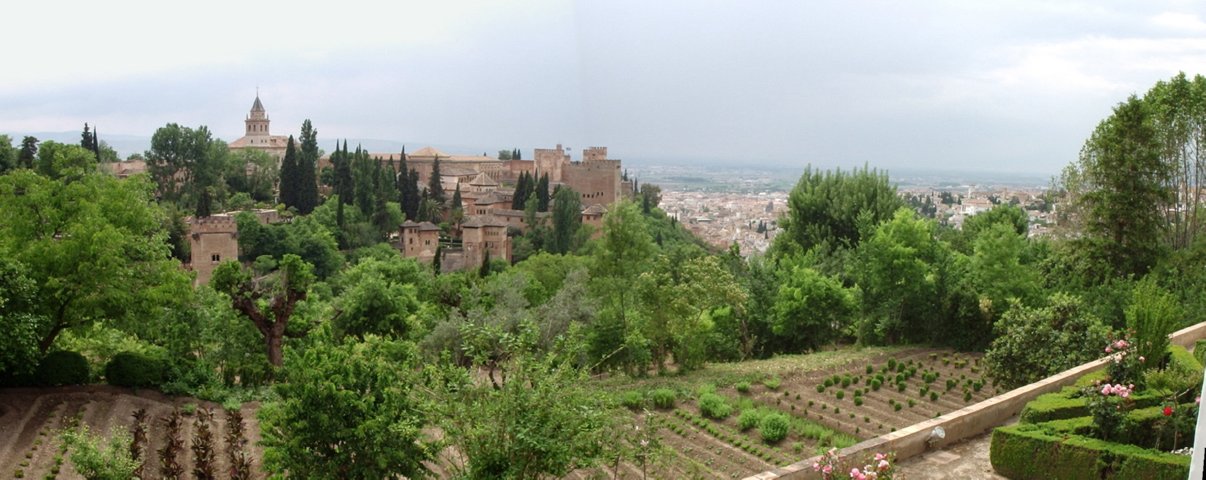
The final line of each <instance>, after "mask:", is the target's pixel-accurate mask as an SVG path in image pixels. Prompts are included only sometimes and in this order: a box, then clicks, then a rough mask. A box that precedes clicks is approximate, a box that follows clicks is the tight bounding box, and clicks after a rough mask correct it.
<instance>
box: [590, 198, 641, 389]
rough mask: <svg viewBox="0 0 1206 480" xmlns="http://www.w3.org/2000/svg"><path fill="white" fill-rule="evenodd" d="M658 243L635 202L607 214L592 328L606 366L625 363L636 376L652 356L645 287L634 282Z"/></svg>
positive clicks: (594, 347) (595, 273)
mask: <svg viewBox="0 0 1206 480" xmlns="http://www.w3.org/2000/svg"><path fill="white" fill-rule="evenodd" d="M654 248H655V247H654V245H653V239H652V238H650V236H649V233H648V231H647V230H646V228H645V222H644V220H643V218H642V217H641V213H640V210H639V209H638V207H637V206H636V205H635V204H633V203H631V202H620V203H617V204H615V205H613V208H612V209H611V211H609V212H607V215H606V216H604V217H603V236H602V238H601V239H600V242H599V244H598V245H597V248H596V250H595V253H594V265H593V267H592V268H593V270H592V271H591V276H592V278H593V279H594V283H595V285H594V287H593V288H592V291H594V292H595V295H597V296H598V298H599V308H600V310H599V319H598V321H597V322H596V323H595V325H594V327H593V328H592V330H591V332H590V345H591V355H592V357H593V358H595V359H596V360H598V361H600V363H601V366H603V367H623V368H624V369H625V370H626V371H627V372H628V373H630V374H633V375H635V374H638V373H641V372H643V367H644V366H645V365H647V364H648V362H649V360H650V359H651V352H650V350H649V341H648V339H646V338H645V337H644V335H643V331H644V328H643V325H644V322H645V321H646V319H645V318H644V316H643V315H642V310H641V302H640V292H638V291H635V289H633V288H632V286H633V285H635V284H636V283H637V278H638V277H639V276H640V275H641V273H643V272H645V271H646V270H647V269H648V262H649V260H650V259H651V258H652V257H653V254H654Z"/></svg>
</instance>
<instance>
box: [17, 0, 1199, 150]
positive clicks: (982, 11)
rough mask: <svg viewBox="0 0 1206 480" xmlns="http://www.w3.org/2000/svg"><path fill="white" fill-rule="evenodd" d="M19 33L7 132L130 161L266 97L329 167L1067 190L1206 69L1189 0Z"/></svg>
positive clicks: (577, 9)
mask: <svg viewBox="0 0 1206 480" xmlns="http://www.w3.org/2000/svg"><path fill="white" fill-rule="evenodd" d="M7 10H8V12H9V13H10V18H39V19H54V20H55V22H54V24H55V25H56V31H57V32H66V33H62V34H58V35H53V36H47V35H46V34H45V31H44V25H43V22H11V23H12V25H10V26H8V27H6V28H5V29H3V30H0V41H4V42H5V43H6V44H8V45H20V46H21V48H19V49H11V51H10V52H9V54H10V55H9V56H8V58H7V60H8V61H9V64H10V65H13V66H18V67H19V68H16V69H14V70H13V71H12V73H10V74H9V75H6V76H5V77H4V78H0V107H2V108H0V132H8V133H13V134H18V135H19V134H23V133H27V132H76V133H78V132H79V131H80V130H81V129H82V127H83V124H84V123H85V122H88V123H90V124H95V125H99V128H100V133H101V138H102V139H114V140H116V139H117V137H119V136H125V135H128V136H131V137H145V138H149V137H150V136H151V134H152V133H153V132H154V130H155V129H156V128H158V127H161V126H163V125H164V124H167V123H169V122H174V123H179V124H182V125H186V126H191V127H195V126H199V125H206V126H208V127H209V128H210V129H211V130H212V131H213V132H214V134H215V135H216V136H217V137H219V138H222V139H225V140H227V141H230V140H234V139H236V138H238V137H239V136H240V135H241V134H242V131H243V124H242V120H243V118H244V117H245V116H246V114H247V112H248V110H249V109H250V106H251V103H252V100H253V99H254V98H255V96H256V92H257V88H258V91H259V94H260V97H261V99H262V101H263V103H264V105H265V106H266V108H267V111H268V114H269V116H270V117H271V118H272V119H273V123H272V130H273V133H274V134H281V135H287V134H290V133H292V134H295V135H296V133H297V131H298V130H299V127H300V125H301V122H302V120H303V119H306V118H309V119H311V120H312V121H313V123H314V125H315V127H316V128H317V129H318V132H319V140H320V142H321V143H322V145H323V146H324V148H328V150H329V147H328V146H329V145H331V144H333V142H334V140H335V139H337V138H351V139H380V140H379V141H380V142H381V143H383V144H389V145H394V146H400V145H401V144H406V145H408V146H413V148H415V149H417V148H419V147H422V146H425V145H433V146H437V147H440V148H448V149H450V150H452V152H453V153H480V152H482V151H485V152H487V153H490V154H493V153H495V152H497V150H499V149H511V148H516V147H518V148H523V149H524V150H525V151H527V152H530V149H531V148H540V147H551V146H553V145H555V144H558V143H560V144H563V145H566V146H568V147H571V148H572V149H573V151H574V152H575V153H576V152H578V151H580V150H581V149H582V148H585V147H587V146H594V145H600V146H607V147H609V149H610V151H611V153H612V156H614V157H616V158H621V159H625V160H629V161H632V162H670V163H695V164H703V165H733V164H746V163H749V162H759V163H761V164H763V165H764V166H768V167H780V166H781V167H786V168H790V169H802V168H803V166H804V165H805V164H809V163H811V164H814V165H818V166H825V167H842V168H851V167H856V166H861V165H864V164H869V165H872V166H875V167H877V168H884V169H888V170H899V169H902V168H904V169H909V168H916V169H939V170H962V171H977V172H981V171H997V172H1006V173H1041V174H1055V173H1057V172H1058V171H1059V170H1060V169H1061V168H1062V167H1063V166H1065V165H1067V164H1068V163H1070V162H1072V161H1074V160H1076V157H1077V154H1078V152H1079V150H1080V147H1081V145H1082V143H1083V141H1084V139H1085V138H1087V137H1088V136H1089V134H1090V133H1091V132H1092V130H1093V128H1094V127H1095V125H1096V124H1097V123H1098V122H1099V121H1100V120H1101V119H1103V118H1105V117H1106V116H1107V115H1109V113H1110V109H1111V108H1112V107H1113V106H1114V105H1116V104H1117V103H1118V102H1120V101H1122V100H1124V99H1125V98H1126V97H1127V96H1128V95H1130V94H1133V93H1138V94H1142V93H1143V92H1145V91H1146V90H1147V89H1149V88H1150V87H1151V86H1152V85H1153V84H1154V83H1155V82H1157V81H1159V80H1163V79H1167V78H1170V77H1172V76H1173V75H1175V74H1177V72H1179V71H1186V73H1188V74H1190V75H1193V74H1197V73H1199V72H1200V70H1194V69H1195V68H1196V69H1201V68H1203V67H1202V66H1203V65H1206V22H1204V21H1203V18H1204V17H1206V4H1198V3H1192V2H1183V1H1177V0H1167V1H1157V2H1144V3H1142V4H1130V3H1125V2H1117V3H1112V2H1109V3H1103V2H1058V3H1056V2H1041V1H1021V2H1009V3H1000V4H999V3H990V4H979V3H974V4H968V3H964V2H937V3H935V2H892V3H884V2H808V3H797V2H777V1H772V2H760V3H755V4H725V3H709V4H699V3H697V2H680V1H672V2H658V3H654V4H647V3H644V2H633V1H616V2H606V3H601V2H575V1H552V0H550V1H545V0H533V1H524V2H515V3H507V4H495V3H492V2H484V1H480V2H478V1H475V2H453V3H442V4H438V5H437V4H430V3H427V2H423V3H409V2H407V3H402V4H388V5H382V4H378V3H375V2H363V1H351V2H344V3H341V4H340V5H339V8H338V10H330V9H328V10H316V9H307V8H299V6H297V5H294V4H291V3H287V2H262V3H261V2H257V3H254V4H243V3H236V2H229V1H217V2H212V3H209V4H207V5H206V6H205V8H202V9H190V10H188V11H187V12H186V11H183V10H179V9H178V7H176V6H174V5H170V4H134V5H130V4H112V5H110V4H105V5H101V4H93V3H74V2H67V4H66V5H63V4H57V3H56V4H45V3H39V2H25V3H21V4H14V5H11V6H9V7H8V8H7ZM184 14H187V15H188V16H189V21H188V22H182V21H180V20H179V18H180V16H181V15H184ZM228 27H233V28H228ZM30 38H37V39H38V40H37V41H33V42H31V41H29V40H28V39H30ZM14 140H19V139H14ZM110 143H111V144H113V143H116V142H114V141H110ZM116 146H117V145H115V147H116ZM118 150H119V151H121V152H122V153H123V156H124V155H128V154H129V153H132V152H131V151H130V150H123V149H121V148H118ZM134 151H140V150H134Z"/></svg>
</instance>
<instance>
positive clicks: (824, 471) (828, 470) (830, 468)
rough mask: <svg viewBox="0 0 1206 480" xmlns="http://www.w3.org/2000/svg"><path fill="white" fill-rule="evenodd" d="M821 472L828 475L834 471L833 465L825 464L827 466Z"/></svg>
mask: <svg viewBox="0 0 1206 480" xmlns="http://www.w3.org/2000/svg"><path fill="white" fill-rule="evenodd" d="M821 473H824V474H826V475H828V474H830V473H833V466H831V465H825V467H824V468H822V469H821Z"/></svg>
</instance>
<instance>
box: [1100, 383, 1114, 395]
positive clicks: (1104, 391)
mask: <svg viewBox="0 0 1206 480" xmlns="http://www.w3.org/2000/svg"><path fill="white" fill-rule="evenodd" d="M1113 390H1114V389H1112V388H1110V385H1109V384H1106V386H1104V387H1101V394H1102V395H1109V394H1110V393H1111V392H1113Z"/></svg>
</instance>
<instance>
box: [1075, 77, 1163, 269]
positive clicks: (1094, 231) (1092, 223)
mask: <svg viewBox="0 0 1206 480" xmlns="http://www.w3.org/2000/svg"><path fill="white" fill-rule="evenodd" d="M1151 117H1152V108H1151V106H1149V105H1147V104H1145V103H1144V102H1143V101H1142V100H1141V99H1139V98H1138V97H1135V96H1131V97H1130V98H1128V99H1127V100H1126V101H1125V102H1123V103H1121V104H1119V105H1118V106H1117V107H1115V108H1114V112H1113V114H1112V115H1110V117H1109V118H1107V119H1105V120H1103V121H1102V122H1101V123H1100V124H1099V125H1098V126H1097V129H1096V130H1094V131H1093V135H1092V136H1091V137H1089V140H1088V141H1086V142H1085V146H1084V148H1083V149H1082V150H1081V157H1080V162H1079V163H1078V164H1076V165H1073V166H1071V167H1069V168H1068V169H1067V170H1065V172H1064V183H1065V185H1067V186H1068V188H1069V189H1070V190H1072V191H1074V192H1076V193H1078V194H1079V195H1078V196H1077V197H1076V198H1075V199H1074V201H1075V203H1074V205H1075V206H1076V207H1077V208H1080V209H1081V212H1082V214H1083V215H1084V217H1083V219H1084V233H1085V237H1084V238H1082V239H1080V240H1079V241H1078V242H1077V243H1078V244H1079V246H1080V247H1081V248H1083V249H1084V250H1085V251H1086V252H1088V253H1089V255H1091V256H1093V257H1095V258H1097V259H1100V260H1101V261H1102V262H1104V263H1105V264H1106V265H1108V266H1109V268H1110V270H1109V271H1108V272H1103V273H1112V274H1114V275H1121V276H1125V275H1143V274H1145V273H1147V271H1148V270H1149V269H1151V268H1152V266H1154V265H1155V264H1156V262H1157V261H1158V260H1159V258H1160V256H1161V254H1162V250H1163V245H1162V242H1161V238H1162V236H1163V229H1164V228H1165V221H1166V220H1165V218H1164V215H1162V213H1161V210H1160V208H1161V207H1162V206H1164V205H1166V204H1167V203H1168V202H1169V200H1170V197H1171V193H1172V192H1171V191H1170V190H1169V189H1168V188H1167V187H1166V186H1165V185H1164V184H1163V183H1164V179H1165V178H1166V177H1167V175H1169V173H1170V172H1169V170H1170V166H1169V165H1166V164H1164V163H1163V162H1162V161H1161V159H1160V144H1159V135H1158V134H1159V132H1158V131H1157V130H1156V129H1155V128H1153V123H1152V118H1151Z"/></svg>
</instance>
